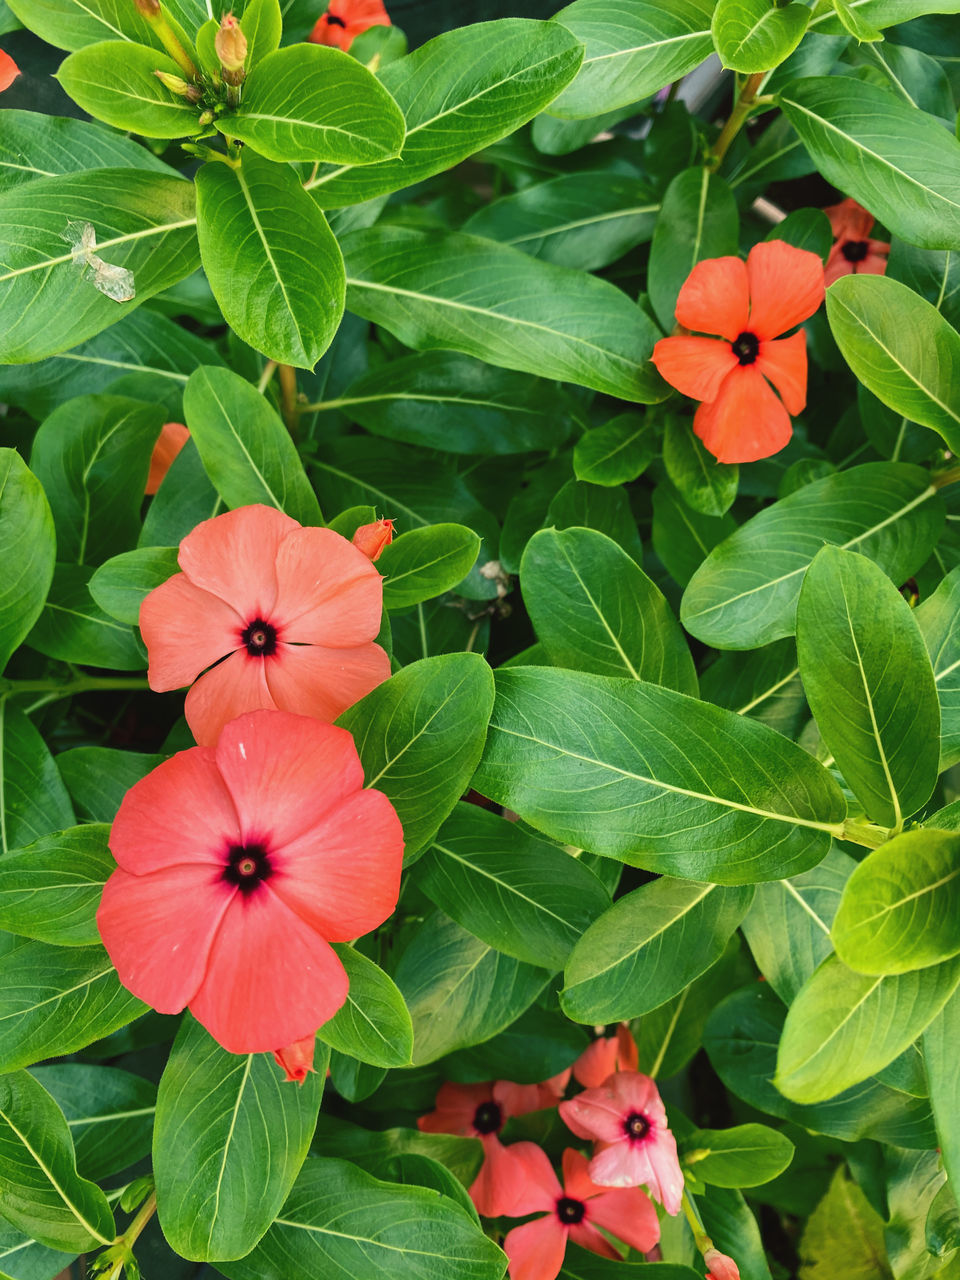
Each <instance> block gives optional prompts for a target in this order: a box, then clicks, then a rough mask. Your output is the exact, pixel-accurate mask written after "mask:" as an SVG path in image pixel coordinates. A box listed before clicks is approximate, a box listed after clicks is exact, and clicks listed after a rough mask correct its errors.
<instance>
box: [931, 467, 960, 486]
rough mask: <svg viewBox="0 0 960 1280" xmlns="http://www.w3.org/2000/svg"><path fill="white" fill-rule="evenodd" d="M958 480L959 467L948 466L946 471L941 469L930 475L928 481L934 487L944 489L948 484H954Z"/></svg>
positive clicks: (959, 477) (959, 475)
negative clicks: (936, 473) (937, 472)
mask: <svg viewBox="0 0 960 1280" xmlns="http://www.w3.org/2000/svg"><path fill="white" fill-rule="evenodd" d="M958 480H960V467H950V468H949V469H948V470H947V471H941V472H940V473H939V474H938V475H933V476H931V477H930V483H931V484H932V485H933V487H934V489H945V488H946V487H947V485H948V484H956V483H957V481H958Z"/></svg>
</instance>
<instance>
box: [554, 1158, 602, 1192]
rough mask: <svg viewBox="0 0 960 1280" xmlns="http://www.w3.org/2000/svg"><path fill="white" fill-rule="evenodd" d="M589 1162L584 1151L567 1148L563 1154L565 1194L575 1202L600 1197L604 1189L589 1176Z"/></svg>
mask: <svg viewBox="0 0 960 1280" xmlns="http://www.w3.org/2000/svg"><path fill="white" fill-rule="evenodd" d="M589 1164H590V1162H589V1160H588V1159H587V1157H586V1156H585V1155H584V1154H583V1152H582V1151H576V1150H575V1149H574V1148H573V1147H566V1148H565V1149H564V1152H563V1193H564V1195H567V1196H570V1198H571V1199H573V1200H587V1199H589V1197H590V1196H596V1195H600V1194H601V1192H602V1191H603V1188H602V1187H598V1186H597V1185H596V1183H595V1182H594V1181H593V1179H592V1178H591V1177H590V1174H589V1171H588V1169H589Z"/></svg>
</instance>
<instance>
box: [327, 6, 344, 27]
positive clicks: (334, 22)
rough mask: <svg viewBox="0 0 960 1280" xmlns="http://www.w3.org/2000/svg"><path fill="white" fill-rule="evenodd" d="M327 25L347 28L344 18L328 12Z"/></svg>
mask: <svg viewBox="0 0 960 1280" xmlns="http://www.w3.org/2000/svg"><path fill="white" fill-rule="evenodd" d="M327 25H328V26H331V27H346V25H347V24H346V23H345V22H344V20H343V19H342V18H338V17H337V15H336V14H335V13H330V11H329V10H328V11H327Z"/></svg>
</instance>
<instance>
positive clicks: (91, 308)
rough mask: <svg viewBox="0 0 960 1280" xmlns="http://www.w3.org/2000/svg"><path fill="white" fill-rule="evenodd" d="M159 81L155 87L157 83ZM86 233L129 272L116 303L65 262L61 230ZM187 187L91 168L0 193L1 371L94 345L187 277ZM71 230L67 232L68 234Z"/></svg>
mask: <svg viewBox="0 0 960 1280" xmlns="http://www.w3.org/2000/svg"><path fill="white" fill-rule="evenodd" d="M158 83H159V82H158ZM68 223H73V224H79V227H80V228H83V227H84V226H86V225H87V224H89V225H90V226H92V227H93V229H94V232H95V235H96V241H97V248H96V253H97V256H99V257H101V258H102V259H103V261H105V262H106V263H108V264H109V265H110V266H112V267H123V268H124V269H125V270H127V271H131V272H132V273H133V278H134V285H135V288H136V297H135V298H134V299H133V300H132V301H130V302H115V301H114V300H113V299H112V298H108V297H107V296H106V295H105V294H104V293H102V292H101V291H100V290H99V289H98V288H97V287H96V272H95V270H94V269H93V268H89V267H87V268H84V267H83V266H82V264H81V263H79V262H77V261H76V260H75V259H74V251H73V249H72V248H71V246H70V243H69V241H68V240H67V239H65V238H64V236H65V235H67V236H69V235H71V234H73V232H69V231H68V227H67V224H68ZM194 228H195V217H194V194H193V183H191V182H185V181H184V180H183V179H182V178H175V177H167V176H166V175H165V174H162V173H148V172H144V171H141V170H130V169H94V170H91V171H89V172H86V173H68V174H64V175H62V176H57V177H53V178H38V179H37V180H36V181H35V182H26V183H24V184H23V185H22V186H19V187H14V188H12V189H11V190H9V191H5V192H4V193H3V194H2V195H0V263H2V264H3V265H2V267H0V364H19V363H22V362H24V361H27V360H42V359H44V358H45V357H46V356H50V355H55V354H57V353H58V352H60V351H66V350H68V349H69V348H70V347H74V346H76V345H77V343H78V342H83V341H84V340H85V339H87V338H91V337H93V335H94V334H96V333H99V332H100V331H101V329H106V328H107V326H108V325H111V324H113V323H114V321H116V320H120V319H121V318H122V317H123V316H125V315H126V314H127V313H128V312H130V311H132V310H133V309H134V308H135V307H137V306H139V305H140V303H141V302H144V301H146V299H147V298H151V297H153V295H154V294H155V293H159V292H160V290H161V289H167V288H169V286H170V285H172V284H176V282H177V281H178V280H182V279H183V278H184V276H188V275H190V273H191V272H192V271H194V270H196V268H197V266H198V265H199V254H198V253H197V243H196V235H195V231H194ZM75 230H76V227H74V231H75Z"/></svg>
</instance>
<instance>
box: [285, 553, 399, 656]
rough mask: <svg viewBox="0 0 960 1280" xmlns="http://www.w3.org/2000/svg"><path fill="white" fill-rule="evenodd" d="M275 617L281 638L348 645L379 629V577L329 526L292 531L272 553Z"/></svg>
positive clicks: (365, 639)
mask: <svg viewBox="0 0 960 1280" xmlns="http://www.w3.org/2000/svg"><path fill="white" fill-rule="evenodd" d="M276 572H277V584H278V589H277V603H276V618H277V624H278V626H279V627H280V629H281V634H282V637H283V639H284V640H293V641H297V642H301V643H305V644H322V645H326V646H327V647H328V648H330V649H350V648H353V646H354V645H358V644H365V643H367V642H368V641H370V640H372V639H373V638H374V636H376V634H377V632H378V631H379V630H380V621H381V616H382V612H383V579H382V578H381V577H380V574H379V572H378V570H376V569H375V568H374V567H373V565H372V563H371V562H370V558H369V557H368V556H365V555H364V554H363V552H362V551H361V550H360V549H359V548H358V547H355V546H354V545H353V543H352V542H348V541H347V539H346V538H344V537H342V536H341V535H340V534H339V533H335V532H334V531H333V530H332V529H299V528H298V529H296V530H295V531H294V532H293V533H289V534H287V536H286V537H285V538H284V539H283V541H282V542H281V544H280V547H279V550H278V551H277V564H276Z"/></svg>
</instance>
